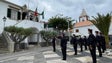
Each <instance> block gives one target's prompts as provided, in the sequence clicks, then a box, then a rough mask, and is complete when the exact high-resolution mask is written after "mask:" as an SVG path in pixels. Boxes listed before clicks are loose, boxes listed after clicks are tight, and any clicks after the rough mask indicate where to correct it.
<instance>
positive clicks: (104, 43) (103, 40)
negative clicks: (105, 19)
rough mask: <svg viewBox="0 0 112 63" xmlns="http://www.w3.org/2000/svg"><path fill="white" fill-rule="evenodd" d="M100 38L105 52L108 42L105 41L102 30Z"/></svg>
mask: <svg viewBox="0 0 112 63" xmlns="http://www.w3.org/2000/svg"><path fill="white" fill-rule="evenodd" d="M100 39H101V48H102V53H104V52H105V51H106V42H105V37H104V35H103V34H102V33H101V32H100Z"/></svg>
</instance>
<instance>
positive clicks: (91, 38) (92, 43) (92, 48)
mask: <svg viewBox="0 0 112 63" xmlns="http://www.w3.org/2000/svg"><path fill="white" fill-rule="evenodd" d="M88 33H89V36H88V39H87V40H88V43H89V44H88V47H89V50H90V53H91V56H92V60H93V63H97V61H96V42H95V36H94V35H93V33H92V29H88Z"/></svg>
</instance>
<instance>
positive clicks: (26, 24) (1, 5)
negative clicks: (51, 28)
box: [0, 0, 44, 42]
mask: <svg viewBox="0 0 112 63" xmlns="http://www.w3.org/2000/svg"><path fill="white" fill-rule="evenodd" d="M26 11H28V12H30V14H32V13H33V12H34V11H32V10H28V9H27V6H26V5H25V6H19V5H16V4H14V3H11V2H8V1H6V0H0V34H1V33H2V32H3V28H4V21H3V17H4V16H5V17H6V18H7V20H6V22H5V26H12V25H15V26H18V27H23V28H32V29H33V30H34V32H35V34H33V35H32V36H30V37H28V38H27V39H26V40H25V42H41V37H40V35H39V31H41V30H43V29H44V23H40V22H36V21H35V19H31V18H29V17H28V18H27V19H26V17H25V15H26V13H25V12H26ZM28 19H29V20H28Z"/></svg>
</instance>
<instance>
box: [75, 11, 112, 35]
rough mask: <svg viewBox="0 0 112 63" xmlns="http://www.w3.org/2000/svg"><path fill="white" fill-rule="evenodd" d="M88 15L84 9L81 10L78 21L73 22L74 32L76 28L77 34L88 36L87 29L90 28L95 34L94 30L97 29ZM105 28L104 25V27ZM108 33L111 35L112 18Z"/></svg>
mask: <svg viewBox="0 0 112 63" xmlns="http://www.w3.org/2000/svg"><path fill="white" fill-rule="evenodd" d="M89 19H90V18H89V16H88V15H87V13H86V11H85V9H83V10H82V13H81V14H80V16H79V21H78V22H76V23H75V24H74V33H76V30H78V31H79V32H78V34H80V35H82V36H88V29H92V30H93V33H94V34H95V31H99V30H98V29H97V28H96V27H95V26H94V25H93V24H92V23H91V22H90V21H89ZM104 28H105V27H104ZM109 35H112V20H111V25H110V30H109Z"/></svg>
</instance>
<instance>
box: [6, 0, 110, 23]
mask: <svg viewBox="0 0 112 63" xmlns="http://www.w3.org/2000/svg"><path fill="white" fill-rule="evenodd" d="M8 1H10V2H13V3H15V4H18V5H20V6H23V5H24V4H27V5H28V4H29V8H30V9H32V10H35V8H36V7H38V12H40V13H41V12H42V11H43V10H45V19H44V20H45V21H47V20H48V19H49V18H51V17H52V16H55V15H57V14H63V15H64V16H69V17H72V19H75V20H78V17H79V16H80V14H81V12H82V9H85V10H86V12H87V14H88V15H89V16H90V17H91V16H96V14H97V13H102V14H106V13H108V12H111V11H112V7H111V6H112V0H8Z"/></svg>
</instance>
